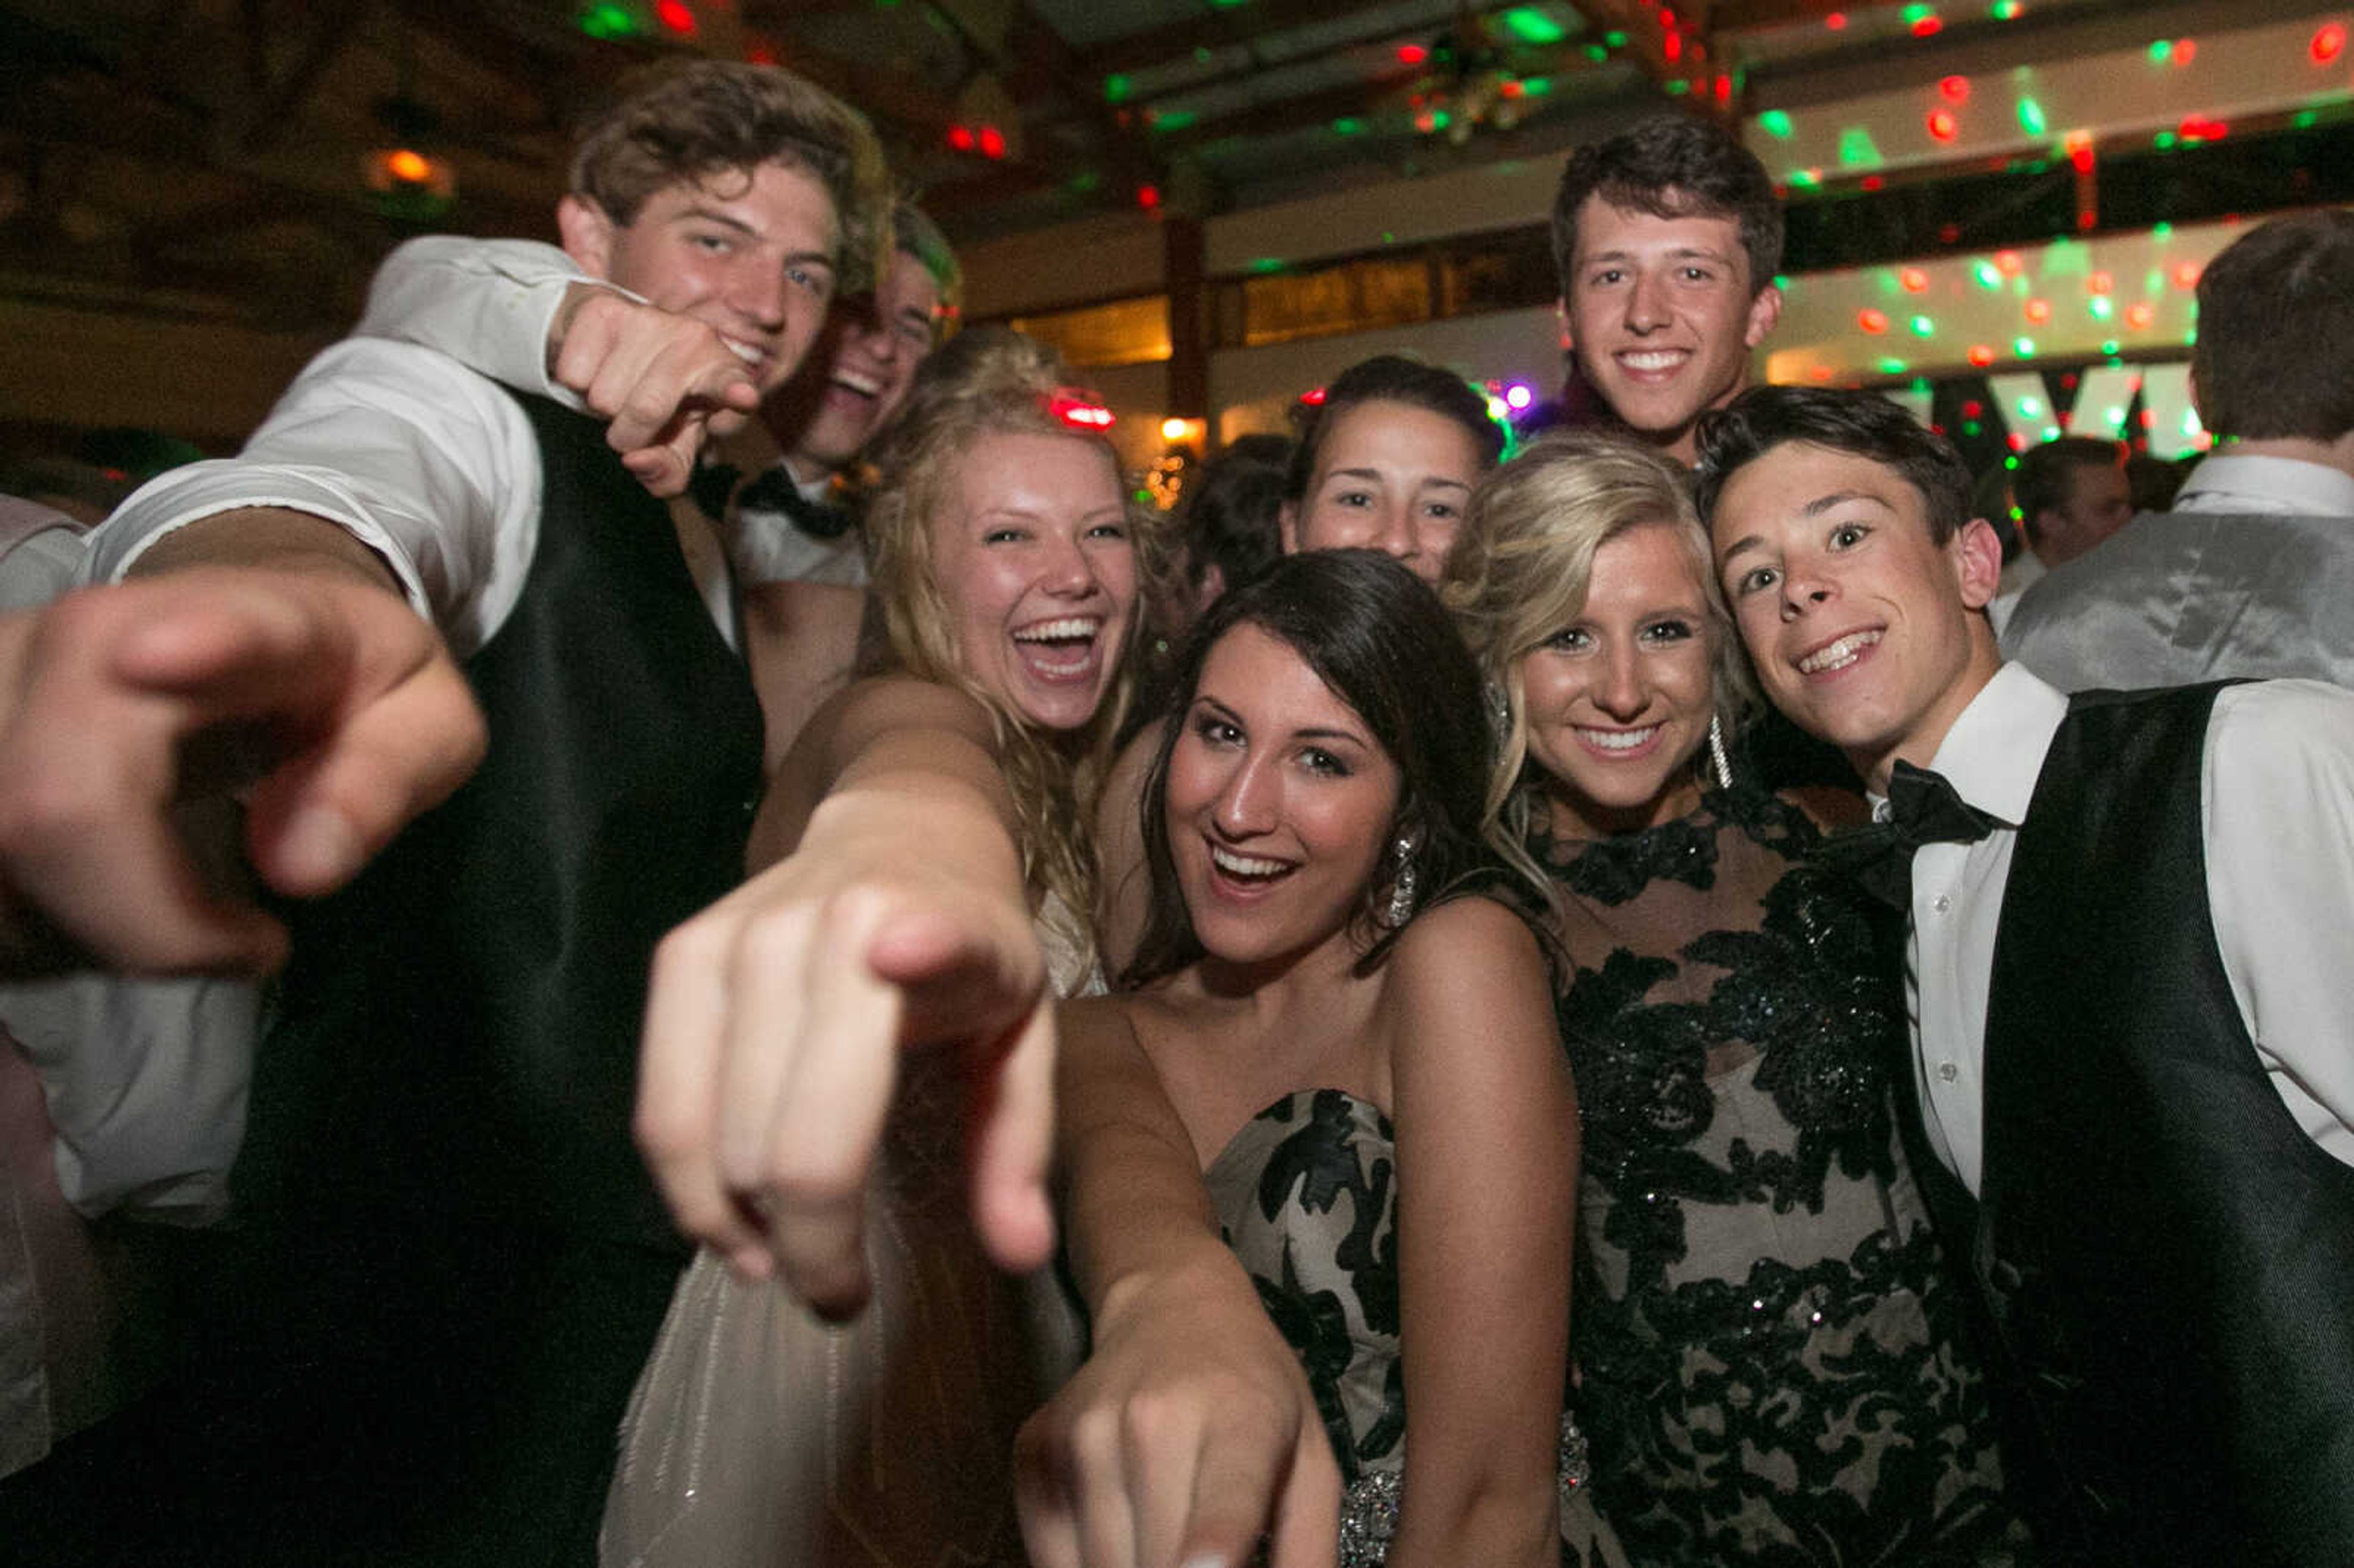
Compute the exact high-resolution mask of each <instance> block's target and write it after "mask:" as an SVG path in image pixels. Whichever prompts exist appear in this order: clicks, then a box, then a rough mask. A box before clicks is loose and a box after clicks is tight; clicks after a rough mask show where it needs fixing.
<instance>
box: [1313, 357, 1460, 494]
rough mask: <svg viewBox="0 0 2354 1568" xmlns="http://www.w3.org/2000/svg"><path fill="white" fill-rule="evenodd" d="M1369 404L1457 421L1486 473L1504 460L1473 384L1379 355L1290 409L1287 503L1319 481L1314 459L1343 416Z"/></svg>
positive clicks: (1402, 359) (1412, 362)
mask: <svg viewBox="0 0 2354 1568" xmlns="http://www.w3.org/2000/svg"><path fill="white" fill-rule="evenodd" d="M1365 403H1403V404H1405V406H1406V407H1407V408H1420V409H1422V410H1423V411H1425V412H1426V413H1431V414H1436V415H1437V416H1438V417H1439V418H1442V419H1452V420H1454V421H1455V422H1456V423H1457V424H1458V425H1460V426H1462V427H1463V433H1464V434H1465V435H1468V436H1469V437H1470V438H1471V445H1472V446H1473V448H1474V449H1476V450H1478V452H1479V471H1481V472H1482V473H1485V472H1486V471H1488V470H1490V469H1491V468H1493V467H1495V466H1496V463H1497V461H1498V460H1499V459H1500V458H1501V457H1502V456H1503V455H1504V428H1503V427H1502V426H1501V425H1499V424H1498V423H1496V420H1495V418H1494V416H1492V415H1490V413H1489V412H1488V400H1487V399H1486V398H1485V397H1481V396H1479V393H1477V392H1474V391H1472V390H1471V384H1470V383H1469V382H1468V381H1466V380H1464V379H1463V377H1461V376H1458V375H1456V374H1455V373H1454V372H1453V371H1451V370H1441V369H1440V368H1439V367H1438V366H1436V365H1425V364H1424V363H1423V362H1422V361H1420V360H1418V359H1408V358H1407V357H1406V356H1405V355H1402V354H1377V355H1374V356H1373V358H1371V359H1361V360H1359V361H1358V362H1357V363H1356V364H1354V365H1352V366H1349V368H1348V369H1346V370H1343V371H1342V372H1341V374H1340V375H1339V376H1335V377H1334V378H1333V379H1332V381H1331V384H1330V385H1329V386H1327V387H1325V388H1324V396H1323V397H1322V399H1321V400H1320V401H1318V402H1315V403H1302V404H1299V406H1297V407H1295V408H1293V409H1292V411H1291V422H1292V434H1293V435H1294V437H1295V438H1296V444H1294V446H1293V447H1292V449H1291V470H1290V471H1289V472H1288V473H1287V474H1286V475H1285V476H1284V482H1283V498H1284V499H1285V500H1286V501H1299V500H1300V499H1302V498H1303V497H1305V496H1306V495H1307V493H1308V482H1309V481H1310V480H1311V479H1313V478H1315V477H1316V459H1317V455H1318V453H1319V451H1320V450H1321V449H1322V447H1323V445H1324V438H1325V436H1326V435H1327V434H1328V433H1330V432H1331V429H1332V427H1333V426H1334V425H1336V424H1338V423H1339V422H1340V419H1341V415H1343V414H1345V413H1347V412H1348V411H1349V410H1350V409H1352V408H1357V407H1358V406H1359V405H1361V404H1365Z"/></svg>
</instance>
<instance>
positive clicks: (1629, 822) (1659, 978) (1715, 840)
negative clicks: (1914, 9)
mask: <svg viewBox="0 0 2354 1568" xmlns="http://www.w3.org/2000/svg"><path fill="white" fill-rule="evenodd" d="M1464 537H1465V540H1466V544H1465V546H1464V547H1463V549H1462V551H1461V552H1460V553H1459V554H1458V559H1457V561H1456V563H1455V566H1454V568H1453V572H1452V575H1451V579H1450V582H1449V584H1448V589H1447V591H1448V593H1449V596H1450V603H1451V604H1452V605H1453V606H1454V608H1456V609H1457V610H1458V613H1459V615H1460V616H1461V617H1462V619H1463V621H1464V624H1465V627H1466V630H1467V634H1468V635H1469V638H1470V640H1471V642H1472V645H1473V648H1474V650H1475V652H1477V653H1478V654H1479V660H1480V662H1481V666H1482V669H1483V673H1485V675H1486V676H1487V678H1488V680H1489V681H1490V684H1491V691H1492V692H1493V693H1494V694H1496V698H1495V700H1496V702H1497V705H1498V708H1499V712H1498V714H1497V715H1496V716H1497V717H1498V718H1499V719H1500V721H1501V725H1502V728H1503V731H1504V736H1505V744H1504V747H1503V754H1502V758H1501V767H1500V770H1499V774H1498V778H1497V780H1496V783H1495V785H1494V787H1493V788H1492V789H1491V791H1490V797H1489V801H1488V810H1487V822H1488V827H1489V830H1490V838H1491V842H1494V843H1495V845H1496V846H1497V848H1498V849H1499V850H1500V853H1503V854H1505V856H1506V857H1507V858H1508V859H1510V860H1511V861H1512V862H1513V863H1515V864H1516V865H1517V866H1519V867H1520V869H1522V871H1523V872H1524V873H1525V874H1527V875H1528V876H1529V877H1530V878H1531V879H1532V882H1534V883H1535V884H1536V885H1539V886H1540V887H1542V888H1543V889H1544V890H1545V892H1546V894H1547V895H1548V896H1549V898H1550V899H1551V901H1552V904H1553V913H1554V916H1555V918H1556V920H1557V922H1558V929H1559V932H1560V935H1561V937H1562V939H1563V943H1564V948H1565V949H1566V950H1567V953H1568V955H1569V957H1570V959H1571V965H1570V967H1569V969H1567V970H1566V971H1565V972H1564V977H1563V980H1562V983H1561V984H1560V986H1559V988H1558V994H1557V996H1556V1006H1557V1011H1558V1014H1559V1018H1560V1022H1561V1026H1562V1034H1563V1039H1564V1045H1565V1047H1566V1049H1567V1051H1568V1053H1569V1057H1570V1062H1571V1065H1572V1066H1573V1068H1574V1070H1575V1076H1576V1081H1577V1086H1578V1097H1579V1100H1580V1103H1581V1106H1582V1110H1583V1117H1584V1127H1585V1173H1584V1177H1583V1181H1582V1190H1581V1196H1580V1202H1579V1215H1578V1224H1577V1230H1578V1252H1577V1274H1576V1287H1575V1301H1576V1310H1575V1313H1574V1314H1573V1323H1572V1330H1571V1360H1572V1363H1573V1367H1574V1369H1575V1372H1574V1376H1575V1380H1576V1387H1575V1393H1574V1395H1573V1400H1572V1404H1573V1405H1574V1408H1575V1412H1576V1414H1577V1418H1578V1421H1579V1423H1580V1425H1583V1426H1584V1427H1585V1430H1586V1433H1587V1436H1588V1437H1589V1439H1590V1440H1591V1443H1592V1446H1593V1464H1594V1480H1593V1483H1592V1501H1593V1504H1594V1507H1595V1510H1596V1513H1597V1514H1598V1516H1599V1518H1600V1520H1602V1521H1603V1523H1604V1524H1605V1525H1606V1526H1607V1527H1608V1530H1609V1531H1611V1532H1612V1533H1614V1534H1615V1536H1616V1538H1617V1542H1616V1544H1617V1546H1619V1547H1623V1549H1624V1550H1625V1552H1626V1553H1627V1557H1628V1560H1630V1561H1631V1562H1633V1563H1637V1564H1643V1565H1648V1564H1659V1565H1662V1568H1664V1565H1666V1564H1670V1563H1695V1562H1709V1563H1738V1564H1776V1565H1779V1564H1785V1563H1787V1564H1812V1563H1824V1564H1833V1563H1836V1564H1842V1565H1853V1564H1864V1563H1908V1564H1912V1563H2012V1562H2018V1561H2022V1560H2023V1556H2022V1547H2021V1542H2022V1537H2021V1536H2020V1531H2019V1530H2018V1528H2017V1526H2016V1525H2014V1524H2013V1523H2012V1521H2011V1516H2010V1513H2009V1510H2008V1508H2007V1507H2006V1506H2005V1505H2004V1502H2003V1499H2002V1495H2001V1489H2000V1475H1999V1467H1998V1463H1997V1459H1996V1455H1995V1451H1994V1448H1993V1446H1992V1441H1991V1437H1990V1436H1989V1433H1988V1422H1987V1419H1986V1415H1985V1411H1984V1405H1983V1400H1982V1398H1981V1395H1980V1390H1979V1387H1978V1379H1977V1376H1976V1373H1975V1372H1974V1370H1973V1367H1972V1363H1971V1361H1970V1358H1969V1356H1968V1355H1967V1353H1966V1351H1965V1349H1964V1348H1963V1346H1962V1345H1961V1344H1960V1343H1959V1342H1958V1338H1959V1335H1960V1332H1961V1327H1960V1325H1959V1324H1958V1322H1957V1321H1956V1311H1957V1307H1958V1303H1957V1301H1956V1299H1955V1298H1951V1297H1950V1296H1949V1294H1948V1292H1947V1290H1946V1287H1945V1284H1944V1281H1943V1278H1942V1274H1941V1270H1942V1267H1943V1262H1942V1259H1941V1257H1940V1255H1939V1253H1938V1250H1937V1246H1936V1243H1935V1240H1934V1239H1933V1237H1932V1234H1931V1232H1930V1228H1929V1223H1928V1218H1927V1215H1926V1213H1925V1210H1924V1207H1923V1204H1922V1201H1921V1198H1920V1195H1919V1193H1918V1192H1917V1191H1916V1190H1915V1188H1914V1181H1913V1178H1912V1175H1911V1173H1910V1171H1909V1170H1908V1168H1907V1165H1906V1163H1905V1160H1904V1156H1903V1150H1901V1149H1900V1148H1899V1147H1898V1143H1897V1139H1896V1135H1895V1131H1894V1126H1893V1120H1892V1104H1893V1102H1892V1097H1891V1095H1892V1090H1893V1089H1894V1088H1897V1087H1899V1085H1898V1084H1897V1083H1896V1081H1895V1080H1896V1075H1901V1074H1902V1073H1903V1054H1902V1052H1901V1050H1900V1047H1901V1045H1902V1043H1903V1025H1904V1020H1903V1012H1902V1006H1901V992H1900V991H1898V990H1897V988H1896V984H1895V980H1896V977H1895V976H1894V975H1893V974H1891V973H1888V972H1886V971H1885V970H1884V969H1883V968H1882V961H1881V959H1880V957H1879V949H1878V948H1876V947H1875V943H1874V939H1873V931H1872V925H1871V919H1872V916H1871V915H1870V913H1869V912H1868V910H1867V909H1866V908H1865V907H1864V906H1861V905H1860V904H1859V903H1858V902H1857V901H1856V899H1855V898H1854V897H1853V896H1851V895H1850V893H1849V891H1848V889H1847V888H1846V887H1845V886H1844V885H1842V884H1841V883H1840V882H1839V881H1837V880H1836V879H1835V878H1832V877H1830V876H1829V875H1827V874H1823V873H1820V872H1818V871H1817V870H1816V869H1814V868H1813V867H1812V866H1811V865H1810V864H1809V863H1808V854H1809V852H1810V850H1811V849H1812V848H1813V847H1814V846H1815V844H1816V843H1817V842H1819V836H1820V834H1821V832H1823V831H1824V829H1825V828H1826V827H1827V826H1828V825H1830V824H1832V823H1836V822H1842V821H1853V820H1856V819H1857V818H1858V817H1860V815H1861V810H1862V802H1861V799H1860V798H1858V797H1854V796H1850V795H1842V794H1840V793H1839V792H1837V791H1826V790H1809V791H1806V792H1793V793H1785V794H1776V793H1773V792H1770V791H1768V790H1767V789H1765V788H1763V787H1762V786H1760V785H1758V784H1757V783H1755V781H1754V780H1752V779H1744V777H1743V774H1742V771H1741V769H1740V768H1739V765H1738V763H1737V762H1736V761H1735V760H1734V758H1735V752H1734V747H1733V745H1732V736H1731V732H1732V731H1733V730H1734V726H1735V725H1736V722H1737V720H1738V719H1739V718H1740V716H1741V714H1742V709H1743V705H1744V701H1745V699H1746V696H1747V692H1748V678H1747V673H1746V670H1745V668H1744V664H1743V662H1742V654H1741V650H1740V644H1739V642H1738V641H1737V639H1735V638H1734V636H1733V634H1732V630H1731V625H1730V622H1729V620H1727V617H1726V614H1725V610H1724V608H1723V604H1722V602H1721V599H1720V598H1719V592H1718V589H1717V588H1716V585H1715V579H1714V577H1713V575H1712V573H1711V572H1710V571H1709V569H1708V559H1709V556H1708V542H1707V535H1706V534H1705V533H1704V531H1703V530H1702V526H1701V524H1700V522H1699V520H1698V519H1697V517H1696V516H1695V515H1694V514H1693V513H1692V510H1691V502H1690V501H1689V499H1688V498H1687V496H1686V493H1685V481H1684V476H1683V475H1682V473H1681V471H1679V470H1678V469H1676V468H1675V467H1673V466H1672V465H1671V464H1670V463H1668V462H1667V461H1663V460H1661V459H1659V457H1657V456H1655V455H1653V454H1652V453H1650V452H1649V451H1646V450H1637V449H1635V448H1633V447H1631V446H1628V445H1625V444H1623V443H1619V442H1616V441H1612V440H1607V439H1603V438H1597V437H1593V436H1586V435H1564V436H1556V437H1551V438H1547V439H1545V440H1541V441H1539V442H1538V443H1536V444H1535V445H1534V446H1532V448H1531V449H1530V450H1528V451H1527V452H1526V453H1525V454H1524V455H1522V457H1521V458H1520V459H1519V460H1518V461H1515V462H1513V463H1511V465H1509V466H1508V467H1506V468H1505V469H1503V470H1501V471H1499V472H1498V473H1497V474H1496V475H1495V476H1494V477H1493V478H1492V479H1491V480H1490V481H1489V482H1487V483H1486V484H1485V485H1484V486H1483V487H1482V489H1481V491H1480V493H1479V495H1478V497H1477V498H1476V501H1475V511H1474V514H1473V522H1472V525H1471V526H1469V527H1468V528H1466V529H1465V530H1464ZM1581 1517H1583V1516H1582V1515H1577V1516H1572V1517H1571V1519H1570V1520H1569V1521H1568V1522H1569V1523H1570V1525H1571V1533H1572V1534H1573V1535H1578V1534H1580V1531H1579V1530H1578V1528H1577V1526H1576V1522H1575V1521H1576V1520H1577V1519H1578V1518H1581ZM1565 1548H1566V1550H1565V1559H1566V1558H1568V1557H1572V1556H1574V1557H1575V1559H1576V1560H1578V1561H1581V1562H1586V1563H1593V1562H1598V1561H1602V1560H1604V1559H1605V1558H1606V1557H1608V1558H1609V1559H1610V1560H1612V1561H1616V1557H1615V1549H1614V1550H1613V1551H1611V1552H1604V1551H1600V1550H1596V1542H1595V1541H1594V1540H1593V1539H1592V1538H1590V1537H1588V1538H1584V1539H1576V1540H1572V1541H1570V1542H1565Z"/></svg>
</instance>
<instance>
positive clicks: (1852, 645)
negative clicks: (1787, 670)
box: [1798, 631, 1881, 675]
mask: <svg viewBox="0 0 2354 1568" xmlns="http://www.w3.org/2000/svg"><path fill="white" fill-rule="evenodd" d="M1880 636H1881V634H1880V633H1879V632H1877V631H1850V632H1849V633H1848V634H1847V635H1846V636H1845V637H1842V638H1840V639H1839V640H1838V641H1835V642H1831V643H1829V644H1827V645H1825V646H1823V647H1821V648H1818V649H1816V650H1815V651H1814V652H1811V653H1809V654H1808V655H1807V656H1806V657H1805V658H1803V659H1801V660H1799V661H1798V673H1800V674H1801V675H1819V674H1822V673H1825V672H1826V671H1830V670H1844V669H1846V668H1847V667H1848V666H1849V665H1850V664H1852V663H1854V662H1856V661H1857V660H1858V659H1861V658H1862V657H1863V651H1864V650H1865V649H1867V648H1869V647H1871V646H1872V644H1874V643H1876V642H1878V641H1880Z"/></svg>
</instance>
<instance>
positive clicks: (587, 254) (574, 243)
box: [556, 194, 614, 278]
mask: <svg viewBox="0 0 2354 1568" xmlns="http://www.w3.org/2000/svg"><path fill="white" fill-rule="evenodd" d="M556 232H557V235H558V236H560V237H561V238H562V239H563V241H564V253H565V254H566V255H567V256H569V257H571V258H572V260H574V261H575V262H576V263H578V266H579V268H580V270H582V271H583V272H586V273H588V275H589V276H590V277H592V278H610V277H611V276H612V275H613V234H614V224H613V220H612V219H611V218H610V217H607V216H606V215H605V209H604V208H603V207H599V206H598V205H597V204H596V203H595V202H593V201H590V200H589V199H588V197H587V196H574V195H569V194H567V196H565V197H564V199H563V200H561V201H559V202H557V204H556Z"/></svg>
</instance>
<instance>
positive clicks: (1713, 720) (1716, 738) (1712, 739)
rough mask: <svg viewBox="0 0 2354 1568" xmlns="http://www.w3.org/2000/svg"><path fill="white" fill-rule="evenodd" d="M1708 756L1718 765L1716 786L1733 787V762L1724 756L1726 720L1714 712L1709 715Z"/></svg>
mask: <svg viewBox="0 0 2354 1568" xmlns="http://www.w3.org/2000/svg"><path fill="white" fill-rule="evenodd" d="M1708 758H1709V760H1710V761H1711V762H1712V763H1714V764H1715V765H1716V787H1717V788H1718V789H1732V788H1733V764H1732V763H1730V762H1728V761H1726V760H1725V756H1724V721H1723V719H1720V718H1718V717H1717V716H1716V715H1714V714H1711V715H1708Z"/></svg>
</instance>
